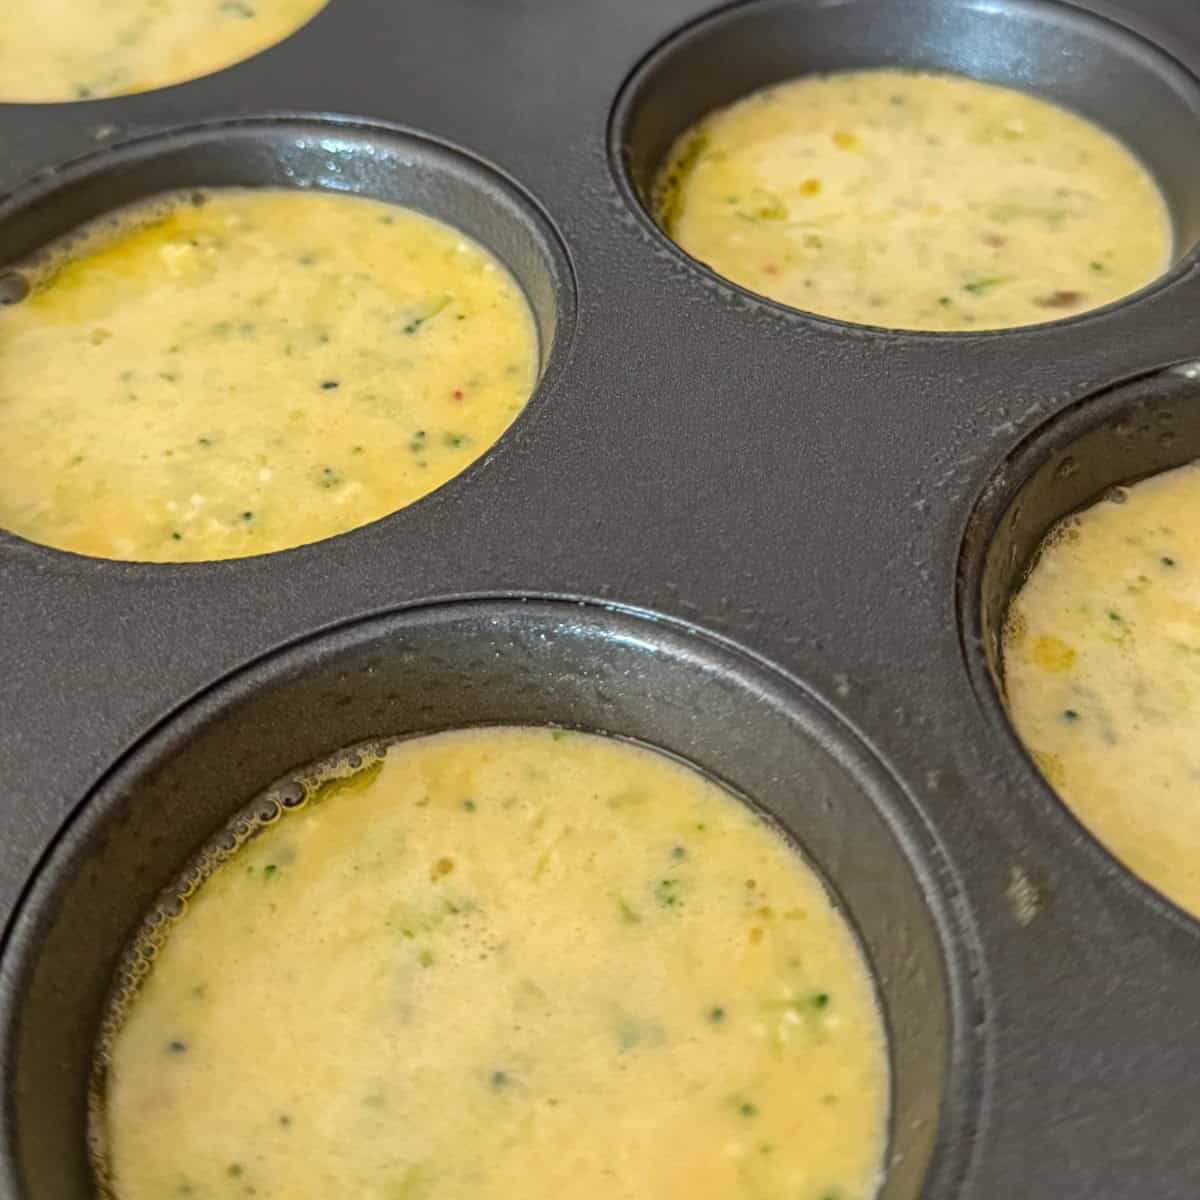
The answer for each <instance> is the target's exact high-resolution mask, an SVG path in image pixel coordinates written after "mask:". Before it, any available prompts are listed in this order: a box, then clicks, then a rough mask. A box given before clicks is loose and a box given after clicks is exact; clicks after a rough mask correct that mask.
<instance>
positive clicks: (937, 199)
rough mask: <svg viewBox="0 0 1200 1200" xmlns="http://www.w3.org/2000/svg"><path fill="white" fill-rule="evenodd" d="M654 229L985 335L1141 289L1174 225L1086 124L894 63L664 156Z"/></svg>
mask: <svg viewBox="0 0 1200 1200" xmlns="http://www.w3.org/2000/svg"><path fill="white" fill-rule="evenodd" d="M654 204H655V209H656V212H657V215H658V219H659V221H660V222H661V224H662V225H663V226H664V228H665V230H666V232H667V233H669V234H670V235H671V237H672V238H674V240H675V241H676V242H677V243H678V244H679V245H680V246H681V247H682V248H683V249H684V250H686V251H687V252H688V253H689V254H691V255H692V256H693V257H695V258H697V259H699V260H700V261H701V262H704V263H706V264H707V265H708V266H710V267H711V268H712V269H713V270H714V271H716V272H717V273H718V274H721V275H724V276H725V277H726V278H728V279H731V280H733V281H734V282H736V283H739V284H742V285H743V286H744V287H747V288H749V289H751V290H752V291H755V292H759V293H761V294H762V295H764V296H769V297H771V298H772V299H774V300H779V301H782V302H783V303H785V304H790V305H793V306H794V307H796V308H801V309H806V310H809V311H811V312H815V313H821V314H824V315H826V316H831V317H840V318H841V319H843V320H846V321H855V322H860V323H864V324H871V325H885V326H890V327H893V328H905V329H929V330H971V329H996V328H1003V327H1007V326H1016V325H1026V324H1034V323H1037V322H1042V321H1052V320H1056V319H1059V318H1061V317H1066V316H1070V315H1072V314H1075V313H1079V312H1083V311H1085V310H1087V309H1089V308H1096V307H1098V306H1099V305H1102V304H1106V303H1108V302H1110V301H1112V300H1116V299H1118V298H1119V297H1121V296H1124V295H1126V294H1128V293H1130V292H1133V291H1136V290H1137V289H1138V288H1140V287H1142V286H1143V285H1145V284H1147V283H1149V282H1150V281H1151V280H1153V279H1154V278H1155V277H1156V276H1157V275H1159V274H1161V273H1162V271H1164V270H1165V269H1166V267H1167V265H1168V263H1169V261H1170V256H1171V245H1172V229H1171V223H1170V218H1169V215H1168V212H1167V208H1166V203H1165V201H1164V199H1163V197H1162V195H1161V193H1160V191H1159V189H1158V187H1157V185H1156V183H1155V182H1154V180H1153V179H1152V178H1151V176H1150V174H1149V173H1148V172H1147V171H1146V169H1145V168H1144V167H1143V166H1142V165H1141V163H1140V162H1139V161H1138V160H1137V159H1136V158H1135V157H1134V156H1133V154H1131V153H1130V151H1129V150H1128V149H1126V147H1125V146H1123V145H1122V144H1121V143H1120V142H1118V141H1117V140H1116V139H1115V138H1113V137H1112V136H1111V135H1109V134H1108V133H1106V132H1105V131H1104V130H1102V129H1100V128H1099V127H1097V126H1095V125H1093V124H1091V123H1090V122H1088V121H1086V120H1084V119H1083V118H1082V117H1079V116H1077V115H1075V114H1074V113H1071V112H1068V111H1066V110H1065V109H1062V108H1059V107H1057V106H1055V105H1053V104H1050V103H1048V102H1046V101H1044V100H1040V99H1038V98H1036V97H1034V96H1031V95H1027V94H1025V93H1024V92H1019V91H1015V90H1013V89H1011V88H1005V87H999V86H997V85H995V84H989V83H981V82H977V81H975V80H971V79H966V78H963V77H960V76H951V75H935V74H924V73H919V72H912V71H901V70H894V69H879V70H868V71H850V72H845V73H839V74H833V75H827V76H811V77H805V78H801V79H797V80H794V81H792V82H789V83H782V84H779V85H778V86H775V87H771V88H767V89H764V90H763V91H759V92H755V93H753V94H752V95H750V96H747V97H745V98H744V99H742V100H740V101H738V102H737V103H735V104H733V105H730V106H729V107H728V108H725V109H721V110H718V111H717V112H714V113H711V114H710V115H709V116H707V117H705V118H704V119H703V120H702V121H700V122H699V124H698V125H696V126H694V127H693V128H692V129H690V130H689V131H687V132H686V133H685V134H684V135H683V136H682V137H681V138H680V139H679V140H678V141H677V143H676V145H675V146H674V147H673V149H672V150H671V152H670V153H669V155H668V156H667V159H666V162H665V164H664V166H663V167H662V168H661V170H660V172H659V175H658V179H657V183H656V188H655V197H654Z"/></svg>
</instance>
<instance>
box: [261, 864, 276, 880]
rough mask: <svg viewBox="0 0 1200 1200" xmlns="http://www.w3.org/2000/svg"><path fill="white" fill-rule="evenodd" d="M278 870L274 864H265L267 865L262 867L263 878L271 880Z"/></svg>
mask: <svg viewBox="0 0 1200 1200" xmlns="http://www.w3.org/2000/svg"><path fill="white" fill-rule="evenodd" d="M278 870H279V868H278V867H277V866H276V865H275V864H274V863H267V865H266V866H265V867H263V878H264V879H273V878H274V876H275V873H276V872H277V871H278Z"/></svg>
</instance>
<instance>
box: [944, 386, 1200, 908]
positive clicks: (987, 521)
mask: <svg viewBox="0 0 1200 1200" xmlns="http://www.w3.org/2000/svg"><path fill="white" fill-rule="evenodd" d="M1196 459H1200V364H1198V363H1188V364H1182V365H1179V366H1175V367H1170V368H1167V369H1166V370H1163V371H1160V372H1157V373H1155V374H1153V375H1148V376H1145V377H1142V378H1140V379H1136V380H1133V381H1132V382H1129V383H1126V384H1122V385H1120V386H1118V387H1116V388H1113V389H1112V390H1111V391H1107V392H1104V393H1102V394H1100V395H1098V396H1094V397H1092V398H1091V399H1088V400H1084V401H1082V402H1080V403H1079V404H1077V405H1075V406H1074V407H1073V408H1070V409H1068V410H1067V411H1066V412H1063V413H1061V414H1059V415H1058V416H1057V417H1055V418H1053V419H1052V420H1051V421H1049V422H1047V424H1046V425H1044V426H1043V427H1042V428H1041V429H1039V430H1037V431H1035V432H1034V433H1033V434H1032V435H1031V436H1030V437H1028V438H1027V439H1026V440H1025V441H1024V442H1023V443H1022V444H1021V445H1020V446H1018V447H1017V449H1016V450H1015V451H1014V452H1013V453H1012V454H1011V455H1010V456H1009V458H1008V459H1006V460H1005V462H1004V463H1002V464H1001V466H1000V468H999V470H998V471H997V472H996V474H995V476H994V477H993V479H992V480H991V481H990V483H989V484H988V486H987V488H986V489H985V491H984V493H983V495H982V496H981V498H980V499H979V501H978V503H977V504H976V507H975V511H974V512H973V513H972V515H971V518H970V521H969V523H968V525H967V531H966V535H965V538H964V541H963V547H962V552H961V558H960V562H959V572H958V608H959V620H960V628H961V631H962V638H963V647H964V653H965V655H966V659H967V667H968V670H969V671H970V674H971V678H972V683H973V684H974V687H975V691H976V694H977V695H978V697H979V700H980V702H981V704H982V705H983V707H984V709H985V710H986V712H987V714H988V716H989V718H990V719H991V721H992V724H993V726H994V727H995V728H997V729H998V730H999V731H1000V732H1001V736H1002V737H1004V738H1005V739H1006V741H1007V743H1008V745H1009V747H1010V749H1011V750H1013V751H1015V754H1014V760H1023V773H1024V775H1025V777H1026V778H1027V779H1029V780H1031V781H1032V783H1033V785H1034V786H1035V787H1037V788H1039V789H1040V791H1041V794H1042V796H1043V799H1044V800H1046V801H1047V802H1048V803H1049V804H1050V805H1051V806H1052V808H1053V809H1054V810H1056V811H1058V812H1059V813H1061V814H1062V815H1064V816H1065V817H1066V818H1067V819H1068V820H1069V821H1071V822H1072V824H1073V825H1074V827H1075V829H1076V830H1077V831H1078V832H1079V833H1081V834H1082V835H1083V837H1084V838H1085V839H1086V842H1087V843H1088V844H1089V845H1090V846H1091V847H1092V848H1093V849H1094V851H1095V852H1096V853H1097V854H1098V855H1100V856H1101V857H1100V858H1099V859H1098V861H1100V862H1102V863H1104V864H1105V867H1106V869H1107V870H1109V871H1110V872H1113V873H1117V874H1119V875H1121V876H1123V877H1124V878H1125V879H1127V880H1129V881H1135V880H1136V884H1137V886H1138V887H1139V888H1141V889H1144V890H1145V891H1146V892H1147V893H1149V894H1152V895H1153V897H1154V898H1155V902H1156V903H1157V904H1160V905H1169V907H1170V910H1171V911H1172V912H1173V913H1179V914H1181V915H1183V917H1184V919H1185V920H1187V921H1189V922H1190V921H1191V920H1192V918H1191V917H1190V916H1187V914H1182V910H1179V909H1177V908H1175V906H1174V905H1171V904H1170V902H1169V901H1167V900H1165V899H1164V898H1162V897H1161V896H1160V895H1159V893H1158V892H1156V891H1154V890H1153V889H1152V888H1151V886H1150V885H1149V884H1146V883H1143V882H1142V881H1141V880H1140V879H1138V878H1137V877H1135V876H1134V875H1133V874H1132V872H1130V871H1129V869H1128V868H1127V867H1125V866H1124V864H1122V863H1121V862H1120V860H1118V859H1117V858H1115V857H1114V856H1113V855H1111V854H1110V853H1109V851H1108V850H1107V849H1105V848H1104V847H1103V845H1102V844H1101V843H1100V842H1099V841H1097V840H1096V839H1095V838H1094V837H1093V836H1092V834H1091V832H1090V831H1089V830H1088V829H1087V827H1086V825H1084V824H1083V823H1082V822H1080V821H1078V820H1077V819H1076V818H1075V817H1074V815H1073V814H1072V813H1071V812H1070V810H1069V809H1068V808H1067V806H1066V805H1065V804H1063V803H1062V801H1060V800H1059V799H1058V797H1057V795H1056V794H1055V793H1054V792H1053V790H1052V789H1051V788H1050V785H1049V784H1047V783H1045V782H1044V781H1043V780H1042V777H1041V775H1040V773H1039V772H1038V770H1037V768H1036V767H1035V766H1034V764H1033V761H1032V759H1031V758H1030V757H1029V756H1028V755H1027V754H1026V752H1025V749H1024V746H1023V744H1022V742H1021V741H1020V739H1019V738H1018V737H1017V734H1016V732H1015V730H1014V729H1013V728H1012V726H1011V724H1010V723H1009V720H1008V713H1007V709H1006V707H1005V701H1004V662H1003V657H1002V648H1003V647H1002V639H1003V634H1004V623H1005V621H1006V619H1007V616H1008V608H1009V602H1010V601H1011V599H1012V597H1013V596H1014V594H1015V593H1016V592H1017V591H1018V590H1019V589H1020V587H1021V584H1022V583H1024V581H1025V577H1026V576H1027V575H1028V573H1029V571H1030V569H1031V568H1032V566H1033V564H1034V562H1035V560H1036V556H1037V552H1038V549H1039V547H1040V546H1041V543H1042V540H1043V539H1044V538H1045V536H1046V534H1047V533H1049V532H1050V530H1051V528H1052V527H1053V526H1054V525H1055V524H1057V523H1058V522H1059V521H1060V520H1062V519H1063V518H1064V517H1066V516H1069V515H1070V514H1071V513H1073V512H1077V511H1079V510H1080V509H1084V508H1087V507H1089V506H1090V505H1092V504H1094V503H1096V502H1097V501H1098V500H1100V499H1102V498H1103V496H1104V495H1105V493H1106V492H1109V491H1110V490H1111V489H1112V488H1114V487H1117V486H1119V485H1123V484H1129V483H1134V482H1136V481H1137V480H1139V479H1142V478H1144V477H1146V476H1148V475H1155V474H1158V473H1159V472H1160V471H1167V470H1170V469H1171V468H1173V467H1181V466H1183V465H1184V464H1186V463H1189V462H1192V461H1194V460H1196ZM1017 767H1018V769H1020V768H1021V762H1020V761H1017Z"/></svg>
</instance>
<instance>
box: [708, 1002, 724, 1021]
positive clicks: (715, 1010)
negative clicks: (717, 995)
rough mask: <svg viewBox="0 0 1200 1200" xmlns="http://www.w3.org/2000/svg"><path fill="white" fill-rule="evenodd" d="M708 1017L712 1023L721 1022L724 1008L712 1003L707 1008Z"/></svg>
mask: <svg viewBox="0 0 1200 1200" xmlns="http://www.w3.org/2000/svg"><path fill="white" fill-rule="evenodd" d="M708 1019H709V1022H710V1023H711V1024H713V1025H721V1024H723V1023H724V1021H725V1010H724V1009H723V1008H722V1007H721V1006H720V1005H719V1004H714V1005H713V1006H712V1008H710V1009H709V1010H708Z"/></svg>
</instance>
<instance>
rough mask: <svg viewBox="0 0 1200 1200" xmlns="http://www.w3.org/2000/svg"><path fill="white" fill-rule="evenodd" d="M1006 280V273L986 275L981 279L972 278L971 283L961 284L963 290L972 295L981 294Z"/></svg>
mask: <svg viewBox="0 0 1200 1200" xmlns="http://www.w3.org/2000/svg"><path fill="white" fill-rule="evenodd" d="M1007 282H1008V276H1006V275H988V276H986V277H985V278H983V279H976V280H973V281H972V282H971V283H964V284H963V291H964V292H970V293H971V295H972V296H982V295H983V294H984V293H985V292H987V291H988V290H989V289H991V288H994V287H999V286H1000V284H1002V283H1007Z"/></svg>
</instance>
